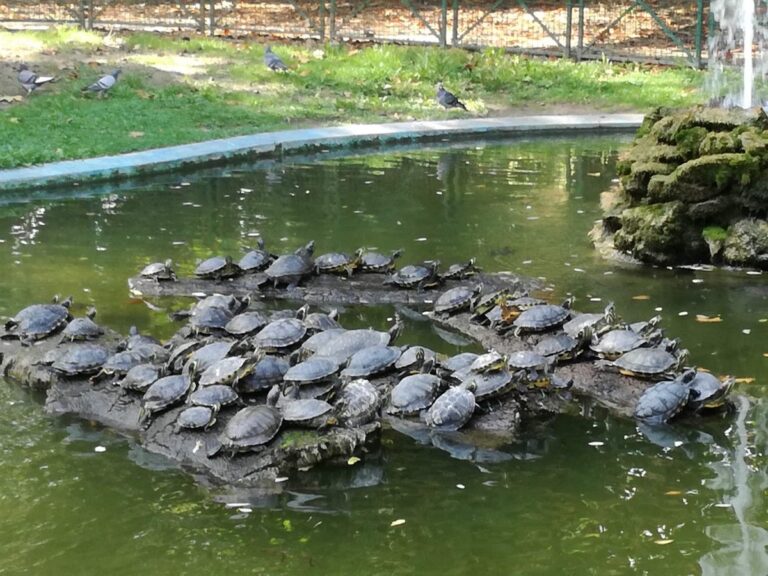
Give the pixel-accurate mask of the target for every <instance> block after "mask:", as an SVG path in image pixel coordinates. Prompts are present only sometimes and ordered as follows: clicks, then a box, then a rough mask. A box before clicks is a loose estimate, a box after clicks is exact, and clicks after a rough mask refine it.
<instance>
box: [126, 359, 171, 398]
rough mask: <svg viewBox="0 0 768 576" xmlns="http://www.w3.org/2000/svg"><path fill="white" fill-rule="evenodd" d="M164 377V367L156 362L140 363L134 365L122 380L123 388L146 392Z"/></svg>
mask: <svg viewBox="0 0 768 576" xmlns="http://www.w3.org/2000/svg"><path fill="white" fill-rule="evenodd" d="M162 377H163V368H162V367H161V366H157V365H155V364H150V363H146V364H138V365H137V366H134V367H133V368H131V369H130V370H128V372H126V373H125V376H124V377H123V379H122V380H121V381H120V387H121V388H122V389H123V390H129V391H131V392H139V393H141V394H144V393H145V392H146V391H147V389H148V388H149V387H150V386H152V384H154V383H155V382H157V381H158V380H159V379H160V378H162Z"/></svg>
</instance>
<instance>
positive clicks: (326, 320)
mask: <svg viewBox="0 0 768 576" xmlns="http://www.w3.org/2000/svg"><path fill="white" fill-rule="evenodd" d="M338 317H339V311H338V310H336V309H335V308H334V309H333V310H331V311H330V312H328V314H324V313H322V312H312V313H311V314H307V315H306V316H304V325H305V326H306V327H307V329H308V330H311V331H312V332H323V331H324V330H332V329H336V328H341V324H339V323H338V322H337V321H336V319H337V318H338Z"/></svg>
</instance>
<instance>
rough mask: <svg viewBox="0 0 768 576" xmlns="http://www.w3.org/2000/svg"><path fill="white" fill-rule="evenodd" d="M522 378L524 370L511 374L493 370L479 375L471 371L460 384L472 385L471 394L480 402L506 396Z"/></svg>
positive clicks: (505, 370)
mask: <svg viewBox="0 0 768 576" xmlns="http://www.w3.org/2000/svg"><path fill="white" fill-rule="evenodd" d="M524 378H525V371H524V370H520V371H518V372H515V373H514V374H513V373H512V372H510V371H509V370H507V369H506V368H504V369H502V370H494V371H493V372H482V373H480V372H472V371H471V372H469V373H468V374H467V376H466V377H465V378H464V379H463V380H462V383H465V382H466V383H472V384H474V387H475V390H474V391H473V393H474V395H475V399H476V400H477V401H478V402H479V401H481V400H488V399H489V398H495V397H497V396H502V395H504V394H506V393H507V392H509V391H511V390H513V389H514V388H515V387H516V385H517V384H518V383H519V382H521V381H523V379H524Z"/></svg>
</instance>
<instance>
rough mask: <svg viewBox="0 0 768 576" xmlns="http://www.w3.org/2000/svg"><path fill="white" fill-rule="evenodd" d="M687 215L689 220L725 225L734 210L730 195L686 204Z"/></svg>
mask: <svg viewBox="0 0 768 576" xmlns="http://www.w3.org/2000/svg"><path fill="white" fill-rule="evenodd" d="M687 209H688V212H687V216H688V220H690V221H691V222H697V223H700V224H707V225H717V226H720V225H722V226H727V225H728V223H729V222H730V221H731V218H732V217H733V215H734V212H735V211H736V202H735V200H734V198H733V197H732V196H716V197H715V198H712V199H710V200H705V201H704V202H696V203H695V204H688V205H687Z"/></svg>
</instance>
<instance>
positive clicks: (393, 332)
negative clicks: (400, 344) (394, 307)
mask: <svg viewBox="0 0 768 576" xmlns="http://www.w3.org/2000/svg"><path fill="white" fill-rule="evenodd" d="M402 331H403V318H402V317H401V316H400V313H399V312H395V323H394V324H393V325H392V327H391V328H390V329H389V330H388V332H389V341H390V342H394V341H395V340H396V339H397V338H398V336H400V333H401V332H402Z"/></svg>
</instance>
